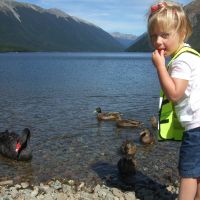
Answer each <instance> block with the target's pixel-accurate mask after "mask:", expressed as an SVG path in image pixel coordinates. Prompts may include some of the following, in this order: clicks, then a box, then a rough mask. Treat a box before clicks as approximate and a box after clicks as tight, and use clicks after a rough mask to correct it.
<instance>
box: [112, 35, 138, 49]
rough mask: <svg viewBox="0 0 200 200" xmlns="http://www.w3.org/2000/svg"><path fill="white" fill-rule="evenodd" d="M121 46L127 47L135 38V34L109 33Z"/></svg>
mask: <svg viewBox="0 0 200 200" xmlns="http://www.w3.org/2000/svg"><path fill="white" fill-rule="evenodd" d="M110 35H112V36H113V37H114V38H115V39H116V40H117V41H118V42H119V43H120V44H121V45H122V46H123V47H125V48H128V47H129V46H130V45H132V44H133V42H134V41H135V40H136V38H137V36H135V35H132V34H123V33H119V32H113V33H110Z"/></svg>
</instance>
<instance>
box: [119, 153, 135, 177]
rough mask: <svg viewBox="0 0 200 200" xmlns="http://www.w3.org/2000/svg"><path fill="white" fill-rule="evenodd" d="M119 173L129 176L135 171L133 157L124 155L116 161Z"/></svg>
mask: <svg viewBox="0 0 200 200" xmlns="http://www.w3.org/2000/svg"><path fill="white" fill-rule="evenodd" d="M117 167H118V170H119V173H120V175H122V176H129V175H134V174H135V173H136V161H135V159H134V158H133V157H129V156H124V157H122V158H120V160H119V161H118V163H117Z"/></svg>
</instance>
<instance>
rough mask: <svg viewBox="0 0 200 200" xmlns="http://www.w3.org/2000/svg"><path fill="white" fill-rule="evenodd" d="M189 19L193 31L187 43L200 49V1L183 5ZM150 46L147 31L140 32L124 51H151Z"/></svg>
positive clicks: (196, 0) (195, 0)
mask: <svg viewBox="0 0 200 200" xmlns="http://www.w3.org/2000/svg"><path fill="white" fill-rule="evenodd" d="M184 9H185V11H186V13H187V14H188V16H189V19H190V21H191V23H192V27H193V33H192V35H191V37H190V38H189V40H188V43H189V44H190V45H191V46H192V47H193V48H195V49H196V50H198V51H200V40H199V37H200V1H199V0H194V1H192V2H191V3H189V4H188V5H186V6H185V7H184ZM152 49H153V48H152V47H151V45H150V42H149V40H148V35H147V33H144V34H142V35H141V36H140V37H139V38H138V39H137V40H136V41H135V42H134V43H133V45H131V46H130V47H129V48H127V49H126V51H130V52H132V51H133V52H149V51H152Z"/></svg>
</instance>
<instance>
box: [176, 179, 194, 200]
mask: <svg viewBox="0 0 200 200" xmlns="http://www.w3.org/2000/svg"><path fill="white" fill-rule="evenodd" d="M196 193H197V179H194V178H181V182H180V189H179V196H178V199H179V200H194V199H195V196H196Z"/></svg>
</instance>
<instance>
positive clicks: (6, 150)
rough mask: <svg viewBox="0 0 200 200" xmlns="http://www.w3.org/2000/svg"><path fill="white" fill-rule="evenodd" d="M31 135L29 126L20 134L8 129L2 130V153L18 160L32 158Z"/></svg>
mask: <svg viewBox="0 0 200 200" xmlns="http://www.w3.org/2000/svg"><path fill="white" fill-rule="evenodd" d="M30 136H31V132H30V130H29V129H28V128H25V129H24V130H23V131H22V133H21V134H20V135H19V134H17V133H16V132H14V131H12V132H9V131H8V130H5V131H4V132H0V154H2V155H3V156H5V157H7V158H11V159H13V160H17V161H28V160H31V159H32V150H31V147H30Z"/></svg>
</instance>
